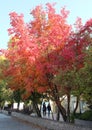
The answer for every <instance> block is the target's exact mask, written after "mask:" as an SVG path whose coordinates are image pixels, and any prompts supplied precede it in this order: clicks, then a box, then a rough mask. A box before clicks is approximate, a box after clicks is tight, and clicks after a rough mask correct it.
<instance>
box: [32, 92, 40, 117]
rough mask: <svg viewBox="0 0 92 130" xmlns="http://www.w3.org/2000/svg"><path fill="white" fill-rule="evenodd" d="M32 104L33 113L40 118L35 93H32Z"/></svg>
mask: <svg viewBox="0 0 92 130" xmlns="http://www.w3.org/2000/svg"><path fill="white" fill-rule="evenodd" d="M32 102H33V107H34V109H35V111H36V113H37V116H38V117H41V111H40V109H39V107H38V103H37V97H36V93H35V92H33V93H32Z"/></svg>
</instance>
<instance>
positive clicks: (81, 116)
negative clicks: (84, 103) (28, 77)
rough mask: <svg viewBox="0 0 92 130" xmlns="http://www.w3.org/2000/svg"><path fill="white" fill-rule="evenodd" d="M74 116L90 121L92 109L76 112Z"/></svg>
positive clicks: (91, 119)
mask: <svg viewBox="0 0 92 130" xmlns="http://www.w3.org/2000/svg"><path fill="white" fill-rule="evenodd" d="M75 118H78V119H81V120H89V121H92V110H89V111H85V112H84V113H82V114H76V115H75Z"/></svg>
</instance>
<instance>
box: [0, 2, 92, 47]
mask: <svg viewBox="0 0 92 130" xmlns="http://www.w3.org/2000/svg"><path fill="white" fill-rule="evenodd" d="M53 2H55V3H56V6H55V8H56V11H57V12H59V11H60V9H61V7H64V6H65V7H66V9H67V10H69V11H70V14H69V17H68V22H69V23H70V24H73V23H74V22H75V20H76V18H77V17H81V18H82V20H83V23H85V22H86V21H87V20H88V19H90V18H92V0H0V49H7V43H8V41H9V36H8V31H7V29H8V28H10V27H11V26H10V18H9V13H10V12H17V13H18V14H21V13H23V14H24V19H25V22H29V21H30V20H31V16H30V10H32V9H34V8H35V7H36V6H37V5H43V6H44V5H45V4H46V3H53Z"/></svg>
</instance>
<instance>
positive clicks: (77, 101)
mask: <svg viewBox="0 0 92 130" xmlns="http://www.w3.org/2000/svg"><path fill="white" fill-rule="evenodd" d="M78 104H79V96H77V100H76V106H75V108H74V111H73V114H74V115H75V113H76V110H77V108H78Z"/></svg>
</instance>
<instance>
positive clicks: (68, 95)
mask: <svg viewBox="0 0 92 130" xmlns="http://www.w3.org/2000/svg"><path fill="white" fill-rule="evenodd" d="M67 103H68V104H67V122H70V94H67Z"/></svg>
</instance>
